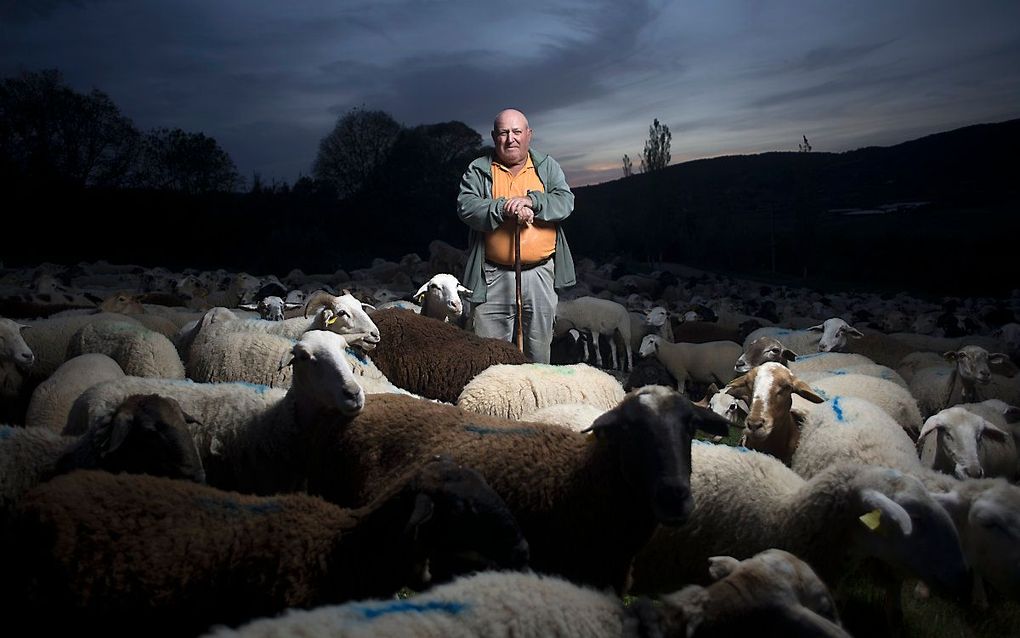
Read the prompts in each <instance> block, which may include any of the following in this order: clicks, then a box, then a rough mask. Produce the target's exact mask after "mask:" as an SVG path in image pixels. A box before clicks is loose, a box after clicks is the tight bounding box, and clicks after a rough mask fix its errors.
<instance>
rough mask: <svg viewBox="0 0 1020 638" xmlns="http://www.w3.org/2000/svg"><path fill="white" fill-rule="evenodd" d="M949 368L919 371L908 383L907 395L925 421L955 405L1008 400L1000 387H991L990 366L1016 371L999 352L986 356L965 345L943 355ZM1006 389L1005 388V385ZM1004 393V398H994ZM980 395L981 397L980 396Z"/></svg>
mask: <svg viewBox="0 0 1020 638" xmlns="http://www.w3.org/2000/svg"><path fill="white" fill-rule="evenodd" d="M943 357H944V358H945V359H946V360H947V362H949V365H945V366H940V367H929V368H921V369H919V370H917V371H916V372H915V373H914V376H913V378H912V379H911V380H910V393H911V394H913V395H914V397H915V398H916V399H917V404H918V407H919V408H920V409H921V415H922V416H923V417H925V418H927V417H929V416H931V415H933V414H935V413H936V412H938V411H940V410H942V409H944V408H948V407H950V406H953V405H956V404H957V403H972V402H976V401H980V400H981V399H992V398H999V399H1003V400H1005V401H1009V397H1008V393H1007V392H1004V391H1003V389H1002V386H1001V384H1000V386H992V385H991V382H992V376H993V375H992V371H991V367H990V366H992V365H995V366H1003V367H1004V368H1006V369H1007V371H1015V367H1013V365H1012V363H1011V362H1010V361H1009V358H1008V357H1007V356H1006V355H1005V354H1002V353H989V352H988V351H987V350H985V349H984V348H982V347H981V346H964V347H962V348H960V349H959V350H955V351H949V352H946V353H945V354H943ZM1005 387H1006V389H1007V390H1008V385H1006V386H1005ZM1002 394H1006V395H1007V396H996V395H1002ZM979 395H980V396H979Z"/></svg>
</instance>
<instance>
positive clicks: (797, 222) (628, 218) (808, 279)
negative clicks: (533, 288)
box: [565, 120, 1020, 294]
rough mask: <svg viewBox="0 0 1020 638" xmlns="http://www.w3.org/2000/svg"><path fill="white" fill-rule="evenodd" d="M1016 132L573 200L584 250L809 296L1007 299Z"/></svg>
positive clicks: (728, 170) (581, 193) (988, 130)
mask: <svg viewBox="0 0 1020 638" xmlns="http://www.w3.org/2000/svg"><path fill="white" fill-rule="evenodd" d="M1018 141H1020V120H1010V121H1008V122H1002V123H998V124H982V125H976V126H970V127H966V128H961V129H957V130H954V131H949V132H945V133H938V134H935V135H929V136H926V137H923V138H920V139H917V140H912V141H909V142H904V143H902V144H897V145H895V146H890V147H868V148H862V149H858V150H854V151H848V152H845V153H817V152H808V153H763V154H759V155H743V156H728V157H720V158H714V159H705V160H695V161H691V162H685V163H682V164H676V165H672V166H669V167H667V168H665V169H663V170H661V171H657V172H654V173H649V174H641V175H634V176H631V177H627V178H622V179H619V180H615V181H613V182H608V183H604V184H599V185H595V186H588V187H582V188H578V189H576V190H575V194H576V198H577V203H576V212H575V213H574V215H573V216H572V217H571V218H570V219H569V220H567V222H566V225H565V227H566V230H567V233H568V237H569V238H570V240H571V244H572V246H574V247H575V250H577V251H578V252H580V253H582V254H586V255H591V256H593V257H597V258H605V257H608V256H611V255H626V256H629V257H631V258H634V259H638V260H644V261H657V260H662V261H679V262H684V263H690V264H692V265H697V266H700V267H706V268H711V269H717V270H723V271H727V272H734V273H744V274H754V275H756V276H760V277H765V278H769V277H772V278H776V279H778V280H782V279H784V278H785V279H791V280H792V281H800V282H803V283H807V284H808V285H826V284H831V283H838V284H839V285H842V286H856V287H864V288H869V289H893V288H904V287H906V288H909V289H913V290H919V291H927V292H932V293H951V294H984V293H992V292H995V293H1001V292H1002V291H1004V290H1005V291H1008V290H1009V289H1010V288H1011V287H1015V286H1016V285H1017V283H1016V280H1015V275H1014V273H1015V271H1016V269H1015V267H1014V266H1013V261H1014V258H1013V257H1012V252H1013V251H1012V247H1011V246H1012V243H1013V242H1012V241H1011V237H1010V235H1012V234H1014V233H1015V229H1016V228H1017V227H1018V223H1017V222H1016V221H1015V220H1014V219H1013V216H1014V215H1015V212H1016V211H1017V204H1018V203H1020V181H1018V180H1017V179H1016V176H1015V174H1016V171H1015V168H1014V166H1015V160H1013V159H1012V158H1010V157H1007V153H1008V152H1009V149H1012V148H1014V145H1015V144H1016V143H1017V142H1018Z"/></svg>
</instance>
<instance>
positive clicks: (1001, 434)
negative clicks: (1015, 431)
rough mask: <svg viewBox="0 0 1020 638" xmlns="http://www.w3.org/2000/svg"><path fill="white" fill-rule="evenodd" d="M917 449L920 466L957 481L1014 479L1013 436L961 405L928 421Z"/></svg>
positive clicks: (1015, 451)
mask: <svg viewBox="0 0 1020 638" xmlns="http://www.w3.org/2000/svg"><path fill="white" fill-rule="evenodd" d="M917 447H918V449H919V451H920V457H921V464H922V465H924V466H925V467H928V468H931V469H933V470H938V471H940V472H945V473H946V474H951V475H953V476H956V478H959V479H965V478H981V477H983V476H987V477H999V476H1001V477H1004V478H1007V479H1010V480H1013V479H1014V478H1015V477H1016V475H1017V449H1016V443H1015V442H1014V441H1013V435H1012V434H1011V433H1010V432H1008V431H1005V430H1002V429H1000V428H999V427H998V426H996V425H995V424H993V423H991V422H990V421H988V420H987V419H985V418H984V417H982V416H980V415H979V414H977V413H976V412H974V411H971V410H968V409H967V408H965V407H964V406H962V405H955V406H953V407H949V408H946V409H945V410H942V411H940V412H938V413H936V414H933V415H932V416H930V417H928V419H927V420H926V421H925V422H924V427H923V428H921V433H920V436H919V437H918V439H917Z"/></svg>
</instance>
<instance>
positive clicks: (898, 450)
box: [790, 397, 925, 478]
mask: <svg viewBox="0 0 1020 638" xmlns="http://www.w3.org/2000/svg"><path fill="white" fill-rule="evenodd" d="M804 412H805V414H804V422H803V427H802V428H801V436H800V444H799V445H798V447H797V450H796V451H795V452H794V453H793V459H792V462H791V465H790V467H792V468H793V470H794V471H795V472H797V474H800V475H801V476H803V477H805V478H811V477H813V476H815V475H817V474H819V473H820V472H822V471H824V470H825V468H827V467H829V466H830V465H832V464H833V463H839V462H851V463H866V464H871V465H881V466H885V467H891V468H894V469H896V470H899V471H901V472H906V473H908V474H911V475H913V476H917V477H919V478H924V474H925V471H924V468H923V467H922V465H921V461H920V460H919V459H918V458H917V452H916V451H915V449H914V442H913V441H911V440H910V437H909V436H908V435H907V433H906V432H904V431H903V428H902V427H900V425H899V424H898V423H897V422H896V421H895V420H894V419H893V418H892V417H891V416H889V414H888V413H887V412H886V411H885V410H883V409H882V408H880V407H878V406H877V405H875V404H874V403H872V402H871V401H868V400H867V399H862V398H860V397H832V398H830V399H828V400H827V401H825V402H823V403H819V404H817V405H813V406H810V407H806V409H805V410H804Z"/></svg>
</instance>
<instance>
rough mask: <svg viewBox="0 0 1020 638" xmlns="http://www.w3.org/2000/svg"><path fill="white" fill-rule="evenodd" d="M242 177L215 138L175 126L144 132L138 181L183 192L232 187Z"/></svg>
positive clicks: (236, 186) (141, 183) (162, 188)
mask: <svg viewBox="0 0 1020 638" xmlns="http://www.w3.org/2000/svg"><path fill="white" fill-rule="evenodd" d="M242 182H243V180H242V179H241V176H240V175H239V174H238V172H237V167H236V166H235V165H234V161H233V160H232V159H230V156H229V155H228V154H227V153H226V151H224V150H223V149H222V148H220V145H219V144H218V143H217V142H216V140H215V139H213V138H211V137H208V136H207V135H204V134H202V133H188V132H187V131H182V130H181V129H179V128H175V129H166V128H159V129H154V130H152V131H150V132H149V133H147V134H146V136H145V140H144V143H143V151H142V156H141V162H140V166H139V169H138V183H139V185H141V186H145V187H148V188H155V189H159V190H169V191H178V192H183V193H208V192H216V191H233V190H235V189H237V188H239V187H241V185H242Z"/></svg>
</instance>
